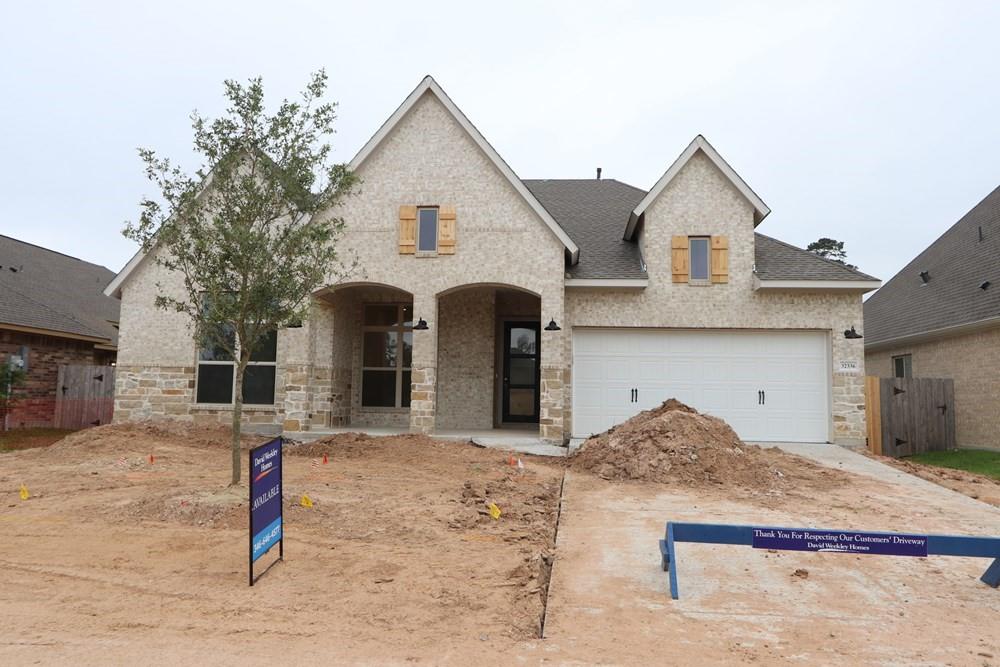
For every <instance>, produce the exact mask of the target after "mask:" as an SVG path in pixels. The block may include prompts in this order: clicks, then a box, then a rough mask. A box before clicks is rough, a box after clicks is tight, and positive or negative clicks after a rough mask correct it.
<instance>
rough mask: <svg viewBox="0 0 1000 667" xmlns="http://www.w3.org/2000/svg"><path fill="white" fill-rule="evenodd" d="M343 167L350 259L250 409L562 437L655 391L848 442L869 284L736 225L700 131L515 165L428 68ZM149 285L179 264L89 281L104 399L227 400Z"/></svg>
mask: <svg viewBox="0 0 1000 667" xmlns="http://www.w3.org/2000/svg"><path fill="white" fill-rule="evenodd" d="M350 166H351V168H352V169H353V170H354V171H355V172H356V173H357V175H358V176H359V177H360V180H361V186H360V188H359V191H358V193H357V194H356V195H353V196H351V197H349V198H348V199H347V200H346V201H345V202H344V203H343V205H342V207H341V209H340V210H338V211H337V212H336V213H337V215H340V216H342V217H343V218H344V220H345V221H346V231H345V233H344V235H343V237H342V238H341V239H340V241H339V243H340V247H341V249H342V251H343V252H344V253H346V254H351V253H354V254H356V256H357V258H358V259H359V261H360V263H359V267H360V268H359V270H358V271H357V273H356V275H353V276H351V277H349V278H348V279H347V280H342V281H339V282H335V281H334V279H333V278H332V277H331V284H330V285H329V286H327V287H326V288H324V289H322V290H320V291H318V292H317V293H316V294H315V299H314V305H313V308H312V314H311V316H310V317H309V319H308V320H307V321H305V322H303V325H302V326H301V327H298V328H292V329H286V330H282V331H279V332H277V335H276V336H275V338H274V340H273V341H272V343H271V346H270V347H269V348H268V349H266V350H263V351H262V352H261V353H260V354H259V355H258V357H259V358H256V359H254V362H253V365H252V366H251V369H250V381H249V382H248V387H247V388H246V389H245V390H244V396H245V399H246V401H247V403H248V404H249V405H248V407H247V416H246V419H247V421H248V422H250V423H258V424H273V425H279V426H281V427H283V428H284V429H285V430H286V431H295V432H298V431H305V430H320V429H323V428H329V427H340V426H350V427H352V428H358V429H364V428H365V427H375V426H383V427H386V426H387V427H397V428H401V429H410V430H414V431H421V432H444V431H461V430H469V431H471V430H481V429H492V428H505V427H517V426H522V427H523V426H525V425H527V427H528V428H530V429H532V430H535V429H537V433H538V435H539V436H540V437H542V438H543V439H545V440H551V441H564V440H566V439H567V438H570V437H585V436H587V435H590V434H592V433H595V432H599V431H602V430H604V429H607V428H609V427H610V426H612V425H614V424H615V423H618V422H620V421H622V420H624V419H626V418H628V417H629V416H631V415H632V414H634V413H636V412H638V411H640V410H643V409H646V408H650V407H652V406H654V405H656V404H658V403H659V402H660V401H662V400H664V399H666V398H670V397H676V398H678V399H680V400H682V401H684V402H686V403H689V404H691V405H693V406H694V407H696V408H697V409H699V410H702V411H707V412H709V413H711V414H714V415H717V416H719V417H722V418H724V419H726V420H727V421H728V422H729V423H730V424H732V425H733V426H734V428H735V429H736V431H737V432H738V433H739V434H740V435H741V436H742V437H743V438H744V439H747V440H754V441H801V442H826V441H837V442H845V443H847V442H860V441H862V440H863V438H864V396H863V381H862V376H863V372H864V351H863V348H862V344H861V343H862V341H860V340H857V339H855V338H853V337H847V336H845V331H849V330H850V329H851V328H852V327H855V328H857V330H859V331H860V330H861V329H862V307H861V295H862V294H863V293H865V292H867V291H869V290H872V289H875V288H877V287H878V285H879V282H878V281H877V280H876V279H874V278H872V277H871V276H868V275H865V274H863V273H860V272H858V271H853V270H851V269H848V268H846V267H844V266H842V265H840V264H837V263H834V262H830V261H827V260H824V259H822V258H819V257H817V256H815V255H813V254H811V253H808V252H806V251H804V250H801V249H799V248H795V247H793V246H790V245H788V244H785V243H782V242H781V241H777V240H775V239H773V238H770V237H767V236H763V235H761V234H757V233H756V228H757V226H758V225H759V224H760V223H761V221H762V220H763V219H764V218H765V217H766V216H767V215H768V213H769V212H770V211H769V209H768V207H767V206H766V205H765V204H764V202H763V201H762V200H761V199H760V197H758V196H757V195H756V194H755V193H754V192H753V190H751V189H750V187H749V186H747V184H746V183H745V182H744V181H743V179H742V178H740V176H739V175H737V174H736V172H735V171H734V170H733V169H732V167H730V166H729V165H728V164H727V163H726V162H725V160H723V159H722V157H721V156H720V155H719V154H718V153H717V152H716V151H715V149H714V148H713V147H712V146H711V145H710V144H709V143H708V142H707V141H706V140H705V139H704V138H702V137H701V136H698V137H696V138H695V139H694V141H692V142H691V144H690V145H689V146H688V147H687V148H686V149H685V150H684V151H683V153H681V155H680V156H679V157H678V158H677V159H676V160H675V161H674V162H673V164H671V165H670V166H669V168H668V169H667V171H666V172H665V173H664V174H663V176H662V177H661V178H660V179H659V180H658V181H657V182H656V184H655V185H654V186H653V187H652V189H650V190H649V191H648V192H647V191H644V190H641V189H639V188H635V187H632V186H630V185H626V184H624V183H621V182H619V181H615V180H601V179H600V178H599V177H598V178H595V179H593V180H522V179H520V178H518V177H517V175H516V174H515V173H514V172H513V171H512V170H511V168H510V167H509V166H508V165H507V164H506V163H505V162H504V161H503V159H502V158H501V157H500V156H499V155H498V154H497V152H496V151H495V150H494V149H493V148H492V147H491V146H490V144H489V143H487V141H486V140H485V139H484V138H483V136H482V135H481V134H480V133H479V131H478V130H477V129H476V128H475V127H474V126H473V125H472V123H470V122H469V120H468V118H466V117H465V115H464V114H463V113H462V112H461V111H460V110H459V109H458V108H457V107H456V106H455V104H454V103H453V102H452V100H451V99H450V98H449V97H448V96H447V95H446V94H445V93H444V91H442V89H441V88H440V87H439V86H438V84H437V83H436V82H435V81H434V79H432V78H431V77H427V78H425V79H424V80H423V81H422V82H421V83H420V85H418V86H417V88H416V89H415V90H414V91H413V92H412V93H411V94H410V95H409V96H408V97H407V98H406V100H405V101H404V102H403V103H402V105H401V106H400V107H399V108H398V109H397V110H396V111H395V113H393V114H392V116H391V117H390V118H389V119H388V120H387V121H386V122H385V123H384V124H383V125H382V126H381V128H380V129H379V130H378V131H377V132H376V133H375V135H374V136H373V137H372V138H371V140H370V141H369V142H368V143H367V144H365V146H364V147H363V148H362V149H361V150H360V152H359V153H358V154H357V156H356V157H355V158H354V159H353V160H352V161H351V164H350ZM157 283H160V284H162V285H164V286H165V288H166V289H174V288H175V287H176V285H177V284H178V283H177V279H176V277H172V276H169V275H164V273H163V269H162V268H160V267H159V266H158V265H157V264H156V263H155V262H151V261H148V260H147V259H146V258H144V257H143V256H142V255H137V256H136V257H135V258H133V260H132V261H130V262H129V264H128V265H127V266H126V267H125V268H124V269H123V270H122V272H121V273H120V274H119V275H118V276H117V277H116V278H115V280H114V281H113V282H112V283H111V284H110V285H109V286H108V289H107V293H108V294H112V295H116V296H118V297H120V298H121V300H122V309H121V311H122V313H121V333H120V343H119V353H118V364H119V366H118V369H119V371H118V380H117V381H118V387H117V405H116V411H115V415H116V419H138V418H145V417H151V416H157V415H168V416H175V417H180V418H185V419H193V420H196V421H214V420H220V421H226V420H228V416H227V415H226V413H227V412H228V411H229V410H230V409H231V407H230V406H231V404H232V397H233V370H232V362H231V361H228V360H226V359H219V358H217V357H215V356H213V355H212V354H206V353H204V352H203V351H199V350H198V349H197V347H196V345H195V342H194V340H193V338H192V335H191V331H190V329H189V327H188V326H187V324H186V322H185V320H184V319H183V318H182V317H181V316H179V315H177V314H175V313H170V312H165V311H160V310H157V309H156V308H155V307H154V305H153V298H154V294H155V290H156V285H157ZM171 286H174V287H171Z"/></svg>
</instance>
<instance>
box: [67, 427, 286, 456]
mask: <svg viewBox="0 0 1000 667" xmlns="http://www.w3.org/2000/svg"><path fill="white" fill-rule="evenodd" d="M231 438H232V429H231V428H229V427H228V426H218V425H195V424H192V423H190V422H184V421H180V420H169V419H161V420H148V421H134V422H123V423H120V424H105V425H104V426H95V427H93V428H87V429H84V430H82V431H77V432H76V433H73V434H71V435H68V436H66V437H65V438H63V439H62V440H60V441H59V442H57V443H55V444H54V445H52V446H51V447H50V448H49V449H50V450H54V451H62V450H66V449H83V448H86V449H88V450H90V451H97V452H100V451H108V450H114V451H122V452H127V451H130V450H132V449H135V444H136V443H139V442H141V443H143V448H145V449H148V444H150V443H163V444H169V445H171V446H177V445H187V446H191V447H222V448H228V447H229V443H230V439H231ZM266 439H267V436H262V435H260V434H257V433H243V434H241V438H240V440H241V442H242V446H243V448H244V449H248V448H250V447H255V446H256V445H259V444H261V443H263V442H265V441H266Z"/></svg>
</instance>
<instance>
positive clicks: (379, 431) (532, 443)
mask: <svg viewBox="0 0 1000 667" xmlns="http://www.w3.org/2000/svg"><path fill="white" fill-rule="evenodd" d="M409 432H410V431H409V429H406V428H394V427H388V426H344V427H337V428H325V429H317V430H312V431H286V432H285V433H284V436H285V437H286V438H290V439H292V440H297V441H299V442H312V441H313V440H318V439H320V438H324V437H326V436H328V435H336V434H338V433H365V434H367V435H373V436H388V435H403V434H406V433H409ZM431 437H432V438H438V439H440V440H456V441H464V442H471V443H472V444H474V445H477V446H479V447H488V448H490V449H503V450H510V451H515V452H520V453H522V454H534V455H535V456H556V457H558V456H566V453H567V449H566V448H565V447H560V446H558V445H553V444H550V443H548V442H545V441H544V440H542V439H541V438H539V437H538V435H537V431H536V430H535V429H534V428H531V429H527V428H524V429H521V428H494V429H479V430H476V429H470V430H465V429H443V430H440V431H435V432H434V433H431Z"/></svg>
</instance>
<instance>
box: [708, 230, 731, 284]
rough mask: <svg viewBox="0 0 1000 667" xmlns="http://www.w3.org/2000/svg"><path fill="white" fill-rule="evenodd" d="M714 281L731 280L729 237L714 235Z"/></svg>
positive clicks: (726, 281) (724, 281) (723, 281)
mask: <svg viewBox="0 0 1000 667" xmlns="http://www.w3.org/2000/svg"><path fill="white" fill-rule="evenodd" d="M712 282H713V283H728V282H729V237H727V236H713V237H712Z"/></svg>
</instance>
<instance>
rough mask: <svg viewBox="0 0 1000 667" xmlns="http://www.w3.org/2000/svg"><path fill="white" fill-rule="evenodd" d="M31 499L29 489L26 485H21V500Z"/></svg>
mask: <svg viewBox="0 0 1000 667" xmlns="http://www.w3.org/2000/svg"><path fill="white" fill-rule="evenodd" d="M30 497H31V494H30V493H28V487H26V486H25V485H24V484H22V485H21V500H27V499H28V498H30Z"/></svg>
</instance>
